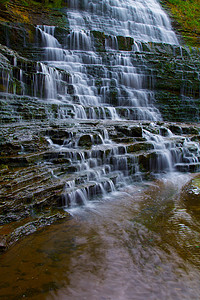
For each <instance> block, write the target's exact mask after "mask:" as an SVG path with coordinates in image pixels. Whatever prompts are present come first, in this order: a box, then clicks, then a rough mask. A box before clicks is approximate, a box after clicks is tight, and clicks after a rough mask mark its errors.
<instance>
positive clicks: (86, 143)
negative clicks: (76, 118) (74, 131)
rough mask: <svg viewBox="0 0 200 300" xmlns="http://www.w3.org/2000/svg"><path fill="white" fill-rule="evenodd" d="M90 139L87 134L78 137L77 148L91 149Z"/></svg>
mask: <svg viewBox="0 0 200 300" xmlns="http://www.w3.org/2000/svg"><path fill="white" fill-rule="evenodd" d="M92 142H93V141H92V137H91V135H89V134H84V135H82V136H81V137H80V139H79V141H78V146H79V147H84V148H91V147H92Z"/></svg>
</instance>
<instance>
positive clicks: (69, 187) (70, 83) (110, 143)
mask: <svg viewBox="0 0 200 300" xmlns="http://www.w3.org/2000/svg"><path fill="white" fill-rule="evenodd" d="M66 2H67V8H66V9H64V11H65V14H66V19H67V24H66V28H64V29H63V28H62V29H61V28H57V27H55V26H47V25H37V26H36V37H37V45H36V50H37V51H36V52H37V55H38V57H39V58H40V60H39V61H37V63H35V65H34V68H35V69H34V72H33V73H34V75H33V80H31V79H30V77H29V76H28V75H27V72H26V70H25V68H24V69H23V65H22V64H21V65H20V63H19V64H18V57H15V59H14V62H13V65H14V66H17V64H18V65H20V71H19V74H18V73H17V71H16V70H15V72H16V76H17V80H18V82H19V83H20V84H18V85H17V88H18V91H19V92H18V93H19V94H20V95H23V96H24V95H26V94H27V95H28V96H30V97H35V98H34V100H35V101H36V102H37V100H39V103H45V104H47V105H51V104H57V106H56V109H57V110H56V109H55V110H56V112H55V111H53V109H52V110H51V108H49V107H48V106H46V107H48V108H46V114H48V116H49V119H50V120H55V119H59V120H63V121H66V124H71V125H70V126H71V127H70V126H68V127H67V128H65V131H64V137H65V138H63V139H59V137H55V136H54V131H53V130H52V131H51V130H50V132H49V133H47V134H46V140H47V142H48V143H49V147H50V148H51V149H52V153H53V154H52V153H50V154H49V156H48V155H47V158H46V159H47V161H49V165H53V164H54V162H55V161H56V160H57V161H56V164H58V166H57V167H56V168H55V170H53V171H52V170H51V174H52V176H53V178H54V179H55V180H56V179H59V176H61V178H62V181H63V182H65V187H64V191H63V205H64V206H68V207H76V206H79V205H88V200H90V199H94V197H95V198H98V197H102V195H106V193H108V192H115V191H116V190H119V189H122V188H123V187H124V186H126V185H128V184H132V183H133V182H134V181H135V180H143V178H148V177H149V176H150V175H152V174H153V175H154V176H157V174H159V173H162V172H173V171H191V170H199V168H200V163H199V161H200V158H199V157H200V150H199V146H198V143H196V142H195V141H194V140H193V141H192V140H191V139H190V137H189V136H188V137H187V138H184V137H183V136H181V134H180V135H177V134H174V133H173V130H171V127H170V126H169V125H166V124H164V122H163V123H162V124H163V125H162V127H161V125H160V122H161V121H162V116H161V114H160V112H159V110H158V109H157V108H156V107H155V106H154V103H155V95H154V71H153V69H151V67H150V64H149V65H147V64H146V62H145V60H143V53H144V52H145V50H144V48H145V47H144V45H147V44H148V43H158V44H159V43H162V44H168V45H171V47H172V48H173V47H176V46H177V47H179V43H178V40H177V37H176V35H175V33H174V31H173V30H172V28H171V24H170V21H169V18H168V17H167V15H166V14H165V12H164V11H163V10H162V8H161V6H160V5H159V3H158V2H157V1H156V0H82V1H78V0H67V1H66ZM145 43H146V44H145ZM148 45H149V44H148ZM146 47H147V46H146ZM16 69H17V68H16ZM2 77H3V80H4V82H3V84H4V87H5V91H4V92H5V94H9V93H13V94H17V93H16V88H15V86H14V85H13V86H14V88H13V87H12V85H10V80H11V79H10V78H12V69H9V70H8V71H6V72H5V71H3V73H2ZM27 82H31V88H30V89H29V91H28V92H27V90H26V83H27ZM30 90H31V92H32V94H31V95H30ZM28 93H29V94H28ZM54 108H55V106H54ZM48 109H49V110H48ZM172 127H173V126H172ZM58 130H59V129H58ZM60 158H61V160H62V159H63V160H64V162H65V166H62V168H60V165H59V164H60V161H59V159H60ZM59 168H60V169H59ZM52 169H53V168H52ZM54 171H55V172H54ZM59 172H60V173H59ZM150 172H151V174H150ZM60 174H61V175H60Z"/></svg>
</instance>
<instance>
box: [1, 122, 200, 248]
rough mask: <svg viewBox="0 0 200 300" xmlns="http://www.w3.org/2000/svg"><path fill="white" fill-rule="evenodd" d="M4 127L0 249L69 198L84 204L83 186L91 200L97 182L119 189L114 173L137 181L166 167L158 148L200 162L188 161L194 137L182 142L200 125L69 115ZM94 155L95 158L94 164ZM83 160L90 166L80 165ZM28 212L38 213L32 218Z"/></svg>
mask: <svg viewBox="0 0 200 300" xmlns="http://www.w3.org/2000/svg"><path fill="white" fill-rule="evenodd" d="M169 129H171V130H174V132H176V135H175V134H172V131H169ZM178 129H179V130H178ZM160 130H161V132H164V134H163V135H164V137H163V138H164V139H165V140H164V145H165V146H164V148H162V149H161V150H159V147H160V146H159V145H160V144H157V143H156V142H155V141H156V138H157V137H159V136H160V135H159V132H160ZM1 131H2V135H1V156H0V174H1V175H0V226H1V228H0V229H1V231H2V234H1V246H0V247H1V249H2V250H4V249H7V247H8V246H9V245H11V244H12V243H13V241H15V240H18V238H20V237H22V236H23V235H27V234H29V233H31V232H32V230H33V231H35V230H36V229H37V228H41V227H42V226H46V225H48V224H49V223H52V222H54V221H56V220H58V219H60V218H61V219H62V218H63V217H64V216H65V215H63V214H62V213H61V212H59V213H55V212H54V211H55V210H56V209H57V208H59V207H62V206H63V205H64V206H72V205H74V203H72V201H75V202H76V205H83V204H84V198H83V195H82V194H81V193H80V191H86V192H87V197H88V198H89V199H90V200H92V199H93V198H95V197H98V195H100V194H101V193H102V186H103V187H104V189H105V190H106V191H108V192H109V191H112V189H113V188H112V185H113V184H114V185H116V188H118V187H117V186H118V183H117V182H118V181H117V179H118V177H119V174H124V175H125V176H129V178H132V180H141V179H142V178H143V179H144V178H150V177H152V176H154V173H156V172H162V171H163V172H165V171H166V170H168V168H169V165H167V162H166V160H165V159H164V158H162V159H161V160H160V156H161V157H162V152H166V151H169V152H167V153H171V155H172V156H173V155H175V153H176V155H178V156H179V160H178V161H176V159H175V158H174V165H173V169H174V170H175V169H176V170H178V171H184V172H185V171H186V172H188V171H190V172H193V171H198V170H199V169H200V163H199V162H198V161H196V162H194V160H191V157H192V156H194V157H196V160H198V159H199V150H198V144H197V143H196V142H190V143H188V144H187V143H186V141H187V139H188V138H189V139H193V140H196V139H197V140H198V139H199V125H191V124H188V125H185V124H181V123H179V124H175V123H174V124H172V123H160V122H157V123H152V122H141V123H140V124H139V123H138V122H135V121H132V122H131V121H128V122H127V121H126V122H125V121H124V122H123V121H111V120H110V121H109V120H108V121H91V120H90V121H88V122H86V121H79V122H75V121H72V120H71V121H70V120H68V121H65V122H64V121H63V122H62V123H61V122H57V123H56V122H54V123H52V124H51V123H45V122H42V123H40V122H38V123H36V122H33V123H30V122H29V123H28V124H27V123H23V124H20V123H16V124H13V125H12V124H10V125H9V126H8V125H2V127H1ZM105 131H106V133H105ZM183 132H184V133H183ZM177 133H178V135H177ZM186 133H187V134H186ZM197 133H198V134H197ZM148 135H149V136H148ZM119 136H120V138H119ZM108 137H109V140H106V139H108ZM91 141H92V143H91ZM116 141H117V143H116ZM96 159H97V161H98V164H97V165H94V166H93V167H92V161H96ZM84 165H88V167H87V168H86V169H84V168H83V166H84ZM107 165H110V166H111V167H109V168H108V167H106V166H107ZM81 166H82V167H81ZM98 170H102V171H103V170H104V171H105V172H106V174H104V176H102V177H101V179H97V177H95V176H97V174H100V173H99V171H98ZM95 172H96V173H95ZM92 174H93V175H92ZM95 174H96V175H95ZM93 176H94V177H93ZM98 176H100V175H98ZM72 183H73V184H72ZM111 183H112V184H111ZM72 191H73V192H72ZM72 195H73V197H74V198H73V197H72ZM49 210H50V211H49ZM46 212H48V214H47V216H46ZM41 215H42V217H41ZM66 216H67V215H66ZM33 217H34V218H36V220H35V221H31V222H30V218H33ZM26 220H27V221H26ZM21 221H23V222H24V224H23V226H22V227H21V224H20V222H21ZM9 224H15V226H14V228H15V229H14V230H13V229H12V230H11V232H9V234H8V235H7V236H6V235H4V234H3V230H4V229H3V228H6V226H8V225H9ZM18 224H19V225H18Z"/></svg>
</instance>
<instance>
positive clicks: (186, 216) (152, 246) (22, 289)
mask: <svg viewBox="0 0 200 300" xmlns="http://www.w3.org/2000/svg"><path fill="white" fill-rule="evenodd" d="M189 178H190V177H189V175H186V174H181V175H179V174H176V175H175V176H173V177H172V175H171V178H170V176H169V175H168V177H166V178H164V179H163V180H158V181H156V182H152V183H148V184H143V185H141V186H135V187H127V188H126V190H124V191H123V192H121V193H117V194H114V195H112V196H110V198H107V199H104V201H102V202H101V203H99V204H98V203H96V204H95V205H94V206H93V207H91V208H85V210H83V209H79V210H77V211H76V212H75V211H74V212H73V217H72V218H71V220H68V221H65V222H62V223H59V224H56V225H54V226H51V227H50V228H47V229H45V230H43V231H41V232H38V233H36V234H34V235H32V236H29V237H27V238H25V239H24V240H23V241H21V242H20V243H18V244H17V245H16V246H15V247H13V248H12V249H10V250H9V251H8V252H7V253H6V254H3V255H2V256H1V267H0V271H1V273H0V274H1V275H0V276H1V283H0V299H5V300H6V299H11V300H12V299H24V298H25V299H26V298H27V299H41V300H42V299H70V300H71V299H81V300H82V299H91V300H93V299H94V300H95V299H97V300H108V299H117V300H126V299H136V300H138V299H176V300H177V299H187V300H188V299H199V292H200V288H199V280H200V272H199V262H200V260H199V248H198V247H199V245H200V230H199V220H198V219H197V218H196V219H194V218H193V217H192V215H191V214H190V213H189V211H188V210H187V209H186V208H185V206H184V203H183V201H182V199H180V198H179V192H180V188H181V186H182V185H183V184H184V183H185V182H187V180H189Z"/></svg>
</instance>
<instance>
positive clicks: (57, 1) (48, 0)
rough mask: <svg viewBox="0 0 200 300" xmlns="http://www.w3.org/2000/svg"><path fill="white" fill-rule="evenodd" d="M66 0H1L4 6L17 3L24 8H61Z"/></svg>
mask: <svg viewBox="0 0 200 300" xmlns="http://www.w3.org/2000/svg"><path fill="white" fill-rule="evenodd" d="M65 2H66V1H65V0H14V1H13V0H1V3H3V4H9V3H15V4H17V5H22V6H27V7H28V6H30V7H44V8H60V7H62V6H63V5H65V4H66V3H65Z"/></svg>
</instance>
